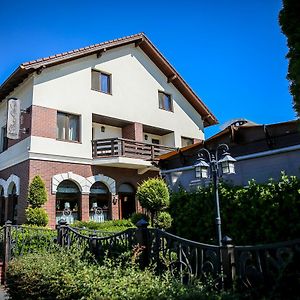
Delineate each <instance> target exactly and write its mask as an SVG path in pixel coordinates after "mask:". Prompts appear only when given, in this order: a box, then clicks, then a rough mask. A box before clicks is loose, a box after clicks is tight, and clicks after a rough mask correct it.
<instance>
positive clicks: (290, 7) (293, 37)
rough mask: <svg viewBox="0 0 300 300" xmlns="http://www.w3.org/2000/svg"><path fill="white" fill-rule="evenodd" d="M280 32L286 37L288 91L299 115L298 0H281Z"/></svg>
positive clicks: (299, 7)
mask: <svg viewBox="0 0 300 300" xmlns="http://www.w3.org/2000/svg"><path fill="white" fill-rule="evenodd" d="M279 23H280V26H281V30H282V32H283V33H284V34H285V35H286V37H287V45H288V47H289V52H288V54H287V58H288V59H289V67H288V74H287V79H288V80H289V81H290V93H291V94H292V96H293V101H294V109H295V111H296V113H297V115H298V117H300V1H299V0H283V8H282V10H281V11H280V13H279Z"/></svg>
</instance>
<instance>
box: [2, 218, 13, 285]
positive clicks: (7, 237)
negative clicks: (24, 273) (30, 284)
mask: <svg viewBox="0 0 300 300" xmlns="http://www.w3.org/2000/svg"><path fill="white" fill-rule="evenodd" d="M11 225H12V222H11V221H9V220H7V221H6V222H5V225H4V266H3V267H4V272H3V273H4V282H5V281H6V271H7V267H8V263H9V261H10V259H11V227H12V226H11Z"/></svg>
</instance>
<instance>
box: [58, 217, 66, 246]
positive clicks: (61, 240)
mask: <svg viewBox="0 0 300 300" xmlns="http://www.w3.org/2000/svg"><path fill="white" fill-rule="evenodd" d="M67 225H68V223H67V221H66V220H63V219H62V220H60V221H59V222H58V227H57V242H58V244H59V245H60V246H62V247H64V246H65V243H66V233H67Z"/></svg>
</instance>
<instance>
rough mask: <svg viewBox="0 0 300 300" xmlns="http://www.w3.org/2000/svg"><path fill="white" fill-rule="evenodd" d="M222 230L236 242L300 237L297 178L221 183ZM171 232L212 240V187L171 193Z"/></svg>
mask: <svg viewBox="0 0 300 300" xmlns="http://www.w3.org/2000/svg"><path fill="white" fill-rule="evenodd" d="M219 196H220V207H221V218H222V233H223V235H228V236H230V237H231V238H232V239H233V241H234V243H235V244H240V245H245V244H258V243H268V242H280V241H285V240H289V239H296V238H299V237H300V222H299V220H300V180H299V179H298V178H296V177H295V176H286V175H284V174H282V177H281V179H280V180H279V181H278V182H274V181H272V180H270V181H269V182H268V183H266V184H257V183H255V181H251V182H249V186H248V187H247V188H244V187H233V186H228V185H225V184H220V188H219ZM170 213H171V215H172V217H173V227H172V231H173V232H174V233H175V234H177V235H180V236H182V237H185V238H188V239H192V240H196V241H200V242H206V243H211V242H215V236H216V229H215V228H216V227H215V212H214V198H213V193H212V187H208V188H199V190H198V191H196V192H193V193H188V192H185V191H180V192H178V193H173V194H172V195H171V205H170Z"/></svg>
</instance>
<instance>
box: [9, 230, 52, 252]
mask: <svg viewBox="0 0 300 300" xmlns="http://www.w3.org/2000/svg"><path fill="white" fill-rule="evenodd" d="M56 237H57V231H56V230H52V229H50V228H45V227H38V226H26V227H25V226H23V227H18V228H13V229H12V231H11V238H12V240H13V241H14V247H13V250H12V251H13V255H14V256H18V255H24V254H26V253H29V252H30V253H34V252H41V251H42V252H43V251H45V250H50V249H57V247H58V245H57V243H56Z"/></svg>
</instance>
